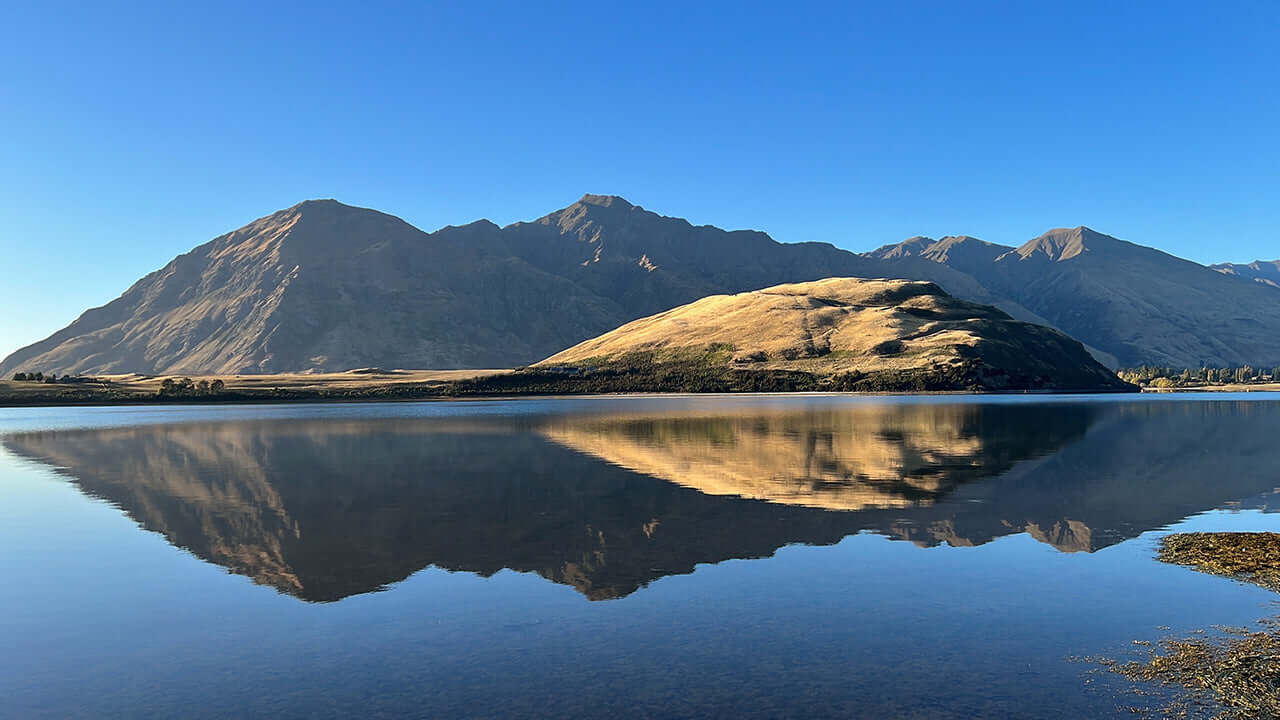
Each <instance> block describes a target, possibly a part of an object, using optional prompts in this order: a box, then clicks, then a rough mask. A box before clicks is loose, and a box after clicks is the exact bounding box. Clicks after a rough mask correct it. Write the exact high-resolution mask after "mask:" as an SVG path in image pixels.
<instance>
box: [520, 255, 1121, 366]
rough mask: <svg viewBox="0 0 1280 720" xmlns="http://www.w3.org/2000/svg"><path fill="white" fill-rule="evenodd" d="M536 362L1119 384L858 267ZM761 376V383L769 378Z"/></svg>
mask: <svg viewBox="0 0 1280 720" xmlns="http://www.w3.org/2000/svg"><path fill="white" fill-rule="evenodd" d="M533 369H534V370H540V371H544V372H547V373H560V374H561V375H563V376H566V377H572V376H574V375H575V374H580V375H584V376H597V377H603V375H607V374H609V373H614V374H616V375H625V374H633V375H634V374H639V375H648V376H650V378H651V379H654V378H661V377H664V376H666V377H667V380H668V381H674V382H676V384H679V377H681V376H686V375H694V376H696V375H699V374H703V375H705V374H708V373H710V374H715V373H717V372H719V373H720V374H722V375H724V376H726V377H728V376H736V377H738V378H739V379H742V378H745V377H748V376H754V377H757V378H762V377H763V378H772V379H774V380H778V381H780V382H783V384H786V380H787V379H788V378H790V379H791V380H792V381H793V383H792V384H793V385H795V386H794V387H790V388H787V389H832V390H1051V389H1058V390H1111V389H1126V388H1127V387H1128V386H1127V385H1125V384H1124V383H1122V382H1121V381H1120V380H1119V379H1118V378H1117V377H1116V376H1115V374H1114V373H1112V372H1111V371H1109V370H1107V369H1106V368H1104V367H1103V366H1102V365H1100V364H1098V362H1097V361H1095V360H1094V359H1093V358H1092V357H1091V356H1090V355H1089V354H1088V352H1087V351H1086V350H1085V349H1084V347H1083V346H1082V345H1081V344H1080V343H1079V342H1077V341H1075V340H1073V339H1071V338H1070V337H1068V336H1066V335H1064V334H1063V333H1061V332H1058V331H1057V330H1053V329H1050V328H1046V327H1043V326H1039V325H1033V324H1030V323H1024V322H1019V321H1016V320H1013V319H1012V318H1011V317H1009V316H1008V315H1007V314H1005V313H1004V312H1002V311H1000V310H998V309H996V308H993V307H990V306H986V305H978V304H975V303H970V302H965V301H962V300H958V299H956V298H954V297H952V296H950V295H948V294H947V293H945V292H944V291H943V290H942V289H941V288H940V287H938V286H937V285H935V284H933V283H930V282H919V281H907V280H861V279H855V278H829V279H826V280H818V281H815V282H808V283H795V284H787V285H778V286H775V287H770V288H765V289H763V290H757V291H754V292H746V293H738V294H736V295H713V296H711V297H706V298H703V299H701V300H698V301H696V302H693V303H690V304H688V305H684V306H681V307H678V308H675V309H673V310H669V311H667V312H663V313H659V314H657V315H653V316H651V317H647V318H642V319H640V320H636V321H633V322H630V323H627V324H626V325H623V326H622V327H620V328H618V329H616V330H613V331H611V332H608V333H605V334H604V335H601V336H599V337H597V338H595V339H592V340H588V341H586V342H583V343H580V344H578V345H575V346H573V347H571V348H569V349H568V350H565V351H563V352H560V353H557V354H555V355H553V356H551V357H549V358H547V359H546V360H544V361H542V362H541V363H538V364H537V365H535V366H534V368H533ZM672 376H674V377H672ZM667 384H670V382H659V383H658V385H659V387H654V388H652V389H669V388H666V387H664V386H665V385H667ZM691 384H692V385H697V383H696V382H693V383H691ZM770 385H771V382H765V383H764V387H760V388H758V389H777V388H774V387H771V386H770ZM686 389H704V388H698V387H689V388H686ZM731 389H757V388H752V387H743V388H731Z"/></svg>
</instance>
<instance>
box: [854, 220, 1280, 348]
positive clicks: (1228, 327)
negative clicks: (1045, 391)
mask: <svg viewBox="0 0 1280 720" xmlns="http://www.w3.org/2000/svg"><path fill="white" fill-rule="evenodd" d="M871 255H872V256H873V257H876V258H880V259H882V260H884V261H886V262H889V263H891V264H892V263H898V262H901V261H903V260H905V259H913V258H914V259H926V260H930V261H932V262H936V263H940V264H944V265H946V266H948V267H950V268H952V269H954V270H956V271H958V272H962V273H964V274H966V275H968V276H969V277H971V278H972V279H973V280H974V281H975V282H977V283H978V284H980V285H981V286H982V287H984V288H986V289H987V290H988V291H989V292H990V293H992V294H993V295H996V296H998V297H1000V298H1002V299H1005V300H1008V301H1013V302H1015V303H1017V304H1019V305H1020V306H1022V307H1024V308H1026V309H1027V310H1029V311H1030V312H1031V313H1033V314H1034V315H1035V316H1036V317H1038V318H1041V319H1042V321H1043V322H1044V323H1045V324H1048V325H1051V326H1052V327H1056V328H1058V329H1059V330H1062V331H1063V332H1065V333H1067V334H1068V335H1071V336H1072V337H1074V338H1076V339H1077V340H1080V341H1081V342H1083V343H1085V344H1086V345H1088V346H1090V347H1091V348H1094V349H1096V350H1100V351H1102V352H1103V353H1105V354H1107V355H1110V356H1112V357H1113V358H1114V360H1115V363H1118V364H1119V365H1122V366H1134V365H1138V364H1141V363H1155V364H1161V365H1172V366H1175V367H1201V366H1202V364H1207V365H1211V366H1225V365H1244V364H1254V365H1259V364H1269V363H1272V362H1273V361H1275V360H1280V313H1277V312H1276V310H1277V302H1280V297H1278V296H1276V295H1275V293H1274V288H1269V287H1264V286H1261V285H1259V284H1258V283H1255V282H1241V277H1232V276H1231V275H1228V274H1225V273H1224V272H1218V271H1216V270H1215V269H1211V268H1208V267H1205V266H1203V265H1198V264H1196V263H1193V262H1190V261H1187V260H1182V259H1180V258H1176V257H1174V256H1172V255H1169V254H1166V253H1163V252H1160V251H1159V250H1155V249H1153V248H1148V247H1143V246H1141V245H1135V244H1133V243H1129V242H1125V241H1123V240H1117V239H1116V238H1113V237H1111V236H1109V235H1103V234H1102V233H1099V232H1095V231H1093V230H1090V229H1089V228H1087V227H1077V228H1070V229H1058V230H1051V231H1049V232H1047V233H1045V234H1044V235H1041V236H1040V237H1038V238H1035V239H1034V240H1031V241H1029V242H1027V243H1026V244H1024V245H1022V246H1021V247H1017V248H1011V247H1004V246H1000V245H993V244H990V243H985V242H982V241H981V240H977V239H975V238H970V237H953V238H943V239H942V240H938V241H936V242H935V241H930V240H928V239H927V238H912V239H911V240H907V241H905V242H903V243H900V244H898V245H890V246H886V247H883V248H880V249H879V250H877V251H875V252H874V253H871ZM1215 267H1216V266H1215ZM1259 272H1261V270H1260V271H1259ZM891 274H892V273H891ZM1235 274H1236V275H1240V276H1246V275H1247V274H1246V273H1244V272H1243V271H1237V272H1236V273H1235ZM944 287H945V286H944ZM1096 354H1097V353H1096V352H1095V355H1096ZM1100 359H1102V360H1104V362H1105V361H1106V359H1107V358H1106V357H1105V356H1100ZM1268 366H1269V365H1268Z"/></svg>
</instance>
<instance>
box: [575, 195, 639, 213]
mask: <svg viewBox="0 0 1280 720" xmlns="http://www.w3.org/2000/svg"><path fill="white" fill-rule="evenodd" d="M578 204H579V205H598V206H600V207H618V208H622V209H623V210H630V209H631V208H634V207H635V205H632V204H631V203H629V202H627V201H626V199H625V198H623V197H620V196H618V195H592V194H590V193H587V194H586V195H583V196H582V198H581V199H580V200H578Z"/></svg>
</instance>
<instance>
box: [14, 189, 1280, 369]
mask: <svg viewBox="0 0 1280 720" xmlns="http://www.w3.org/2000/svg"><path fill="white" fill-rule="evenodd" d="M1073 234H1074V235H1073ZM835 276H843V277H863V278H877V277H883V278H905V279H913V280H929V281H932V282H935V283H937V284H938V285H940V286H941V287H942V288H944V289H945V290H946V291H947V292H948V293H950V294H952V295H954V296H956V297H958V298H962V299H964V300H969V301H973V302H978V303H983V304H989V305H995V306H996V307H999V308H1000V309H1002V310H1004V311H1005V312H1007V313H1009V314H1010V315H1011V316H1013V317H1014V318H1016V319H1019V320H1024V321H1028V322H1033V323H1038V324H1046V325H1050V326H1052V327H1056V328H1058V329H1060V330H1063V331H1065V332H1067V333H1068V334H1071V335H1073V336H1075V337H1076V338H1077V339H1079V340H1081V341H1083V342H1084V343H1085V345H1086V347H1087V348H1088V349H1089V350H1090V352H1092V353H1093V354H1094V356H1095V357H1097V358H1099V359H1100V360H1101V361H1103V362H1104V363H1106V364H1109V365H1112V366H1114V365H1117V364H1123V365H1133V364H1137V363H1140V362H1159V363H1165V364H1171V365H1198V364H1199V363H1200V362H1201V361H1205V362H1208V363H1210V364H1215V365H1226V364H1243V363H1253V364H1263V363H1280V332H1277V331H1280V319H1277V317H1280V313H1277V312H1276V310H1277V309H1280V298H1277V297H1276V296H1275V295H1274V289H1273V288H1267V287H1262V286H1260V285H1258V284H1257V283H1253V282H1242V281H1241V279H1240V278H1239V277H1230V276H1227V275H1225V274H1223V273H1220V272H1215V271H1214V270H1211V269H1209V268H1206V267H1203V266H1200V265H1196V264H1194V263H1189V262H1187V261H1184V260H1179V259H1177V258H1174V257H1172V256H1169V255H1166V254H1164V253H1160V252H1158V251H1155V250H1151V249H1149V248H1142V247H1140V246H1136V245H1131V244H1129V243H1124V242H1122V241H1119V240H1116V239H1114V238H1109V237H1107V236H1105V235H1101V234H1098V233H1094V232H1093V231H1090V230H1087V229H1086V228H1076V229H1075V230H1057V231H1053V232H1051V233H1049V234H1047V235H1045V236H1043V237H1042V238H1038V239H1037V240H1034V241H1032V242H1031V243H1028V244H1027V245H1024V246H1023V247H1021V248H1017V249H1016V250H1015V249H1014V248H1006V247H1002V246H999V245H992V244H990V243H984V242H982V241H981V240H977V239H974V238H969V237H955V238H944V239H943V240H939V241H934V240H930V239H928V238H913V239H912V240H910V241H907V242H905V243H900V244H899V245H894V246H888V247H886V248H881V249H880V250H878V251H876V252H873V253H866V254H856V253H852V252H848V251H845V250H841V249H838V248H836V247H834V246H832V245H829V244H825V243H796V244H783V243H779V242H776V241H775V240H773V239H772V238H770V237H769V236H768V235H766V234H764V233H761V232H754V231H732V232H729V231H725V230H721V229H719V228H715V227H712V226H705V225H704V226H695V225H692V224H690V223H688V222H687V221H685V220H681V219H678V218H670V217H664V216H661V215H658V214H656V213H653V212H650V211H648V210H645V209H644V208H641V207H638V206H635V205H632V204H630V203H628V202H626V201H625V200H623V199H621V198H618V197H614V196H602V195H586V196H584V197H583V198H582V199H581V200H579V201H578V202H576V203H574V204H572V205H570V206H568V207H566V208H564V209H562V210H558V211H556V212H553V213H551V214H549V215H546V216H544V217H542V218H539V219H538V220H535V221H533V222H524V223H515V224H513V225H509V226H507V227H505V228H500V227H498V226H497V225H495V224H493V223H491V222H488V221H485V220H480V221H477V222H474V223H471V224H469V225H464V226H461V227H452V226H451V227H446V228H443V229H441V230H437V231H435V232H432V233H427V232H423V231H421V230H419V229H417V228H414V227H413V226H411V225H409V224H408V223H405V222H404V221H402V220H400V219H398V218H395V217H393V216H390V215H386V214H384V213H380V212H377V211H375V210H369V209H363V208H355V207H350V206H347V205H343V204H341V203H338V202H336V201H333V200H319V201H308V202H304V203H300V204H298V205H295V206H294V207H292V208H289V209H287V210H282V211H280V212H277V213H274V214H272V215H268V216H266V217H264V218H261V219H259V220H256V221H254V222H253V223H250V224H249V225H246V226H245V227H243V228H241V229H239V230H236V231H234V232H231V233H227V234H226V235H222V236H220V237H218V238H215V239H214V240H212V241H210V242H208V243H206V244H204V245H201V246H199V247H197V248H195V249H194V250H192V251H191V252H189V253H186V254H184V255H181V256H179V257H177V258H175V259H174V260H173V261H172V262H170V263H169V264H168V265H166V266H165V267H163V268H161V269H160V270H158V271H156V272H154V273H151V274H150V275H147V276H146V277H144V278H142V279H141V280H139V281H138V282H137V283H135V284H134V286H133V287H131V288H130V289H129V290H127V291H126V292H125V293H124V294H123V295H122V296H120V297H119V298H117V299H116V300H114V301H112V302H110V303H108V304H107V305H105V306H103V307H100V308H95V309H92V310H89V311H87V312H85V313H84V314H83V315H82V316H81V317H80V318H78V319H77V320H76V321H75V322H73V323H72V324H71V325H69V326H67V327H66V328H64V329H62V330H60V331H58V332H56V333H54V334H53V335H52V336H50V337H49V338H46V339H45V340H42V341H40V342H38V343H35V344H33V345H30V346H28V347H25V348H22V349H21V350H18V351H17V352H15V353H13V354H12V355H10V356H9V357H7V358H5V359H4V361H3V362H0V373H3V374H9V373H13V372H16V371H37V370H39V371H43V372H46V373H47V372H57V373H60V374H63V373H67V372H80V373H107V372H141V373H148V374H178V373H182V374H203V373H219V374H232V373H262V372H287V371H305V370H346V369H350V368H353V367H366V366H379V367H416V368H424V367H431V368H441V369H444V368H461V367H494V366H502V367H509V366H516V365H523V364H528V363H532V362H535V361H537V360H540V359H542V358H544V357H547V356H548V355H551V354H553V353H555V352H558V351H560V350H563V349H564V348H566V347H569V346H571V345H573V344H575V343H577V342H581V341H582V340H585V339H587V338H590V337H594V336H596V335H599V334H600V333H602V332H605V331H607V330H610V329H613V328H615V327H618V326H619V325H622V324H623V323H626V322H629V321H631V320H634V319H636V318H640V317H644V316H647V315H651V314H654V313H656V312H661V311H663V310H667V309H670V308H673V307H676V306H678V305H682V304H685V303H689V302H692V301H693V300H696V299H698V298H701V297H705V296H707V295H712V294H720V293H737V292H743V291H748V290H756V289H759V288H762V287H768V286H771V285H777V284H781V283H786V282H805V281H810V280H817V279H821V278H826V277H835Z"/></svg>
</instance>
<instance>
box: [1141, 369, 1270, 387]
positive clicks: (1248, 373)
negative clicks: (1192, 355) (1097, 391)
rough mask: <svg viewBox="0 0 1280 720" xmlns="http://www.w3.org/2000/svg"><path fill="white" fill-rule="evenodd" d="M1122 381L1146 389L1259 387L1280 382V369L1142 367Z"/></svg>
mask: <svg viewBox="0 0 1280 720" xmlns="http://www.w3.org/2000/svg"><path fill="white" fill-rule="evenodd" d="M1118 374H1119V375H1120V378H1121V379H1122V380H1124V381H1126V382H1131V383H1133V384H1134V385H1141V386H1143V387H1155V388H1161V387H1167V388H1176V387H1198V386H1204V385H1226V384H1229V383H1230V384H1244V385H1248V384H1256V383H1270V382H1277V380H1278V379H1280V367H1275V368H1271V369H1269V370H1264V369H1262V368H1255V367H1253V366H1251V365H1245V366H1243V367H1223V368H1211V367H1202V368H1173V367H1161V366H1158V365H1140V366H1138V367H1136V368H1129V369H1125V370H1120V371H1119V373H1118Z"/></svg>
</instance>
